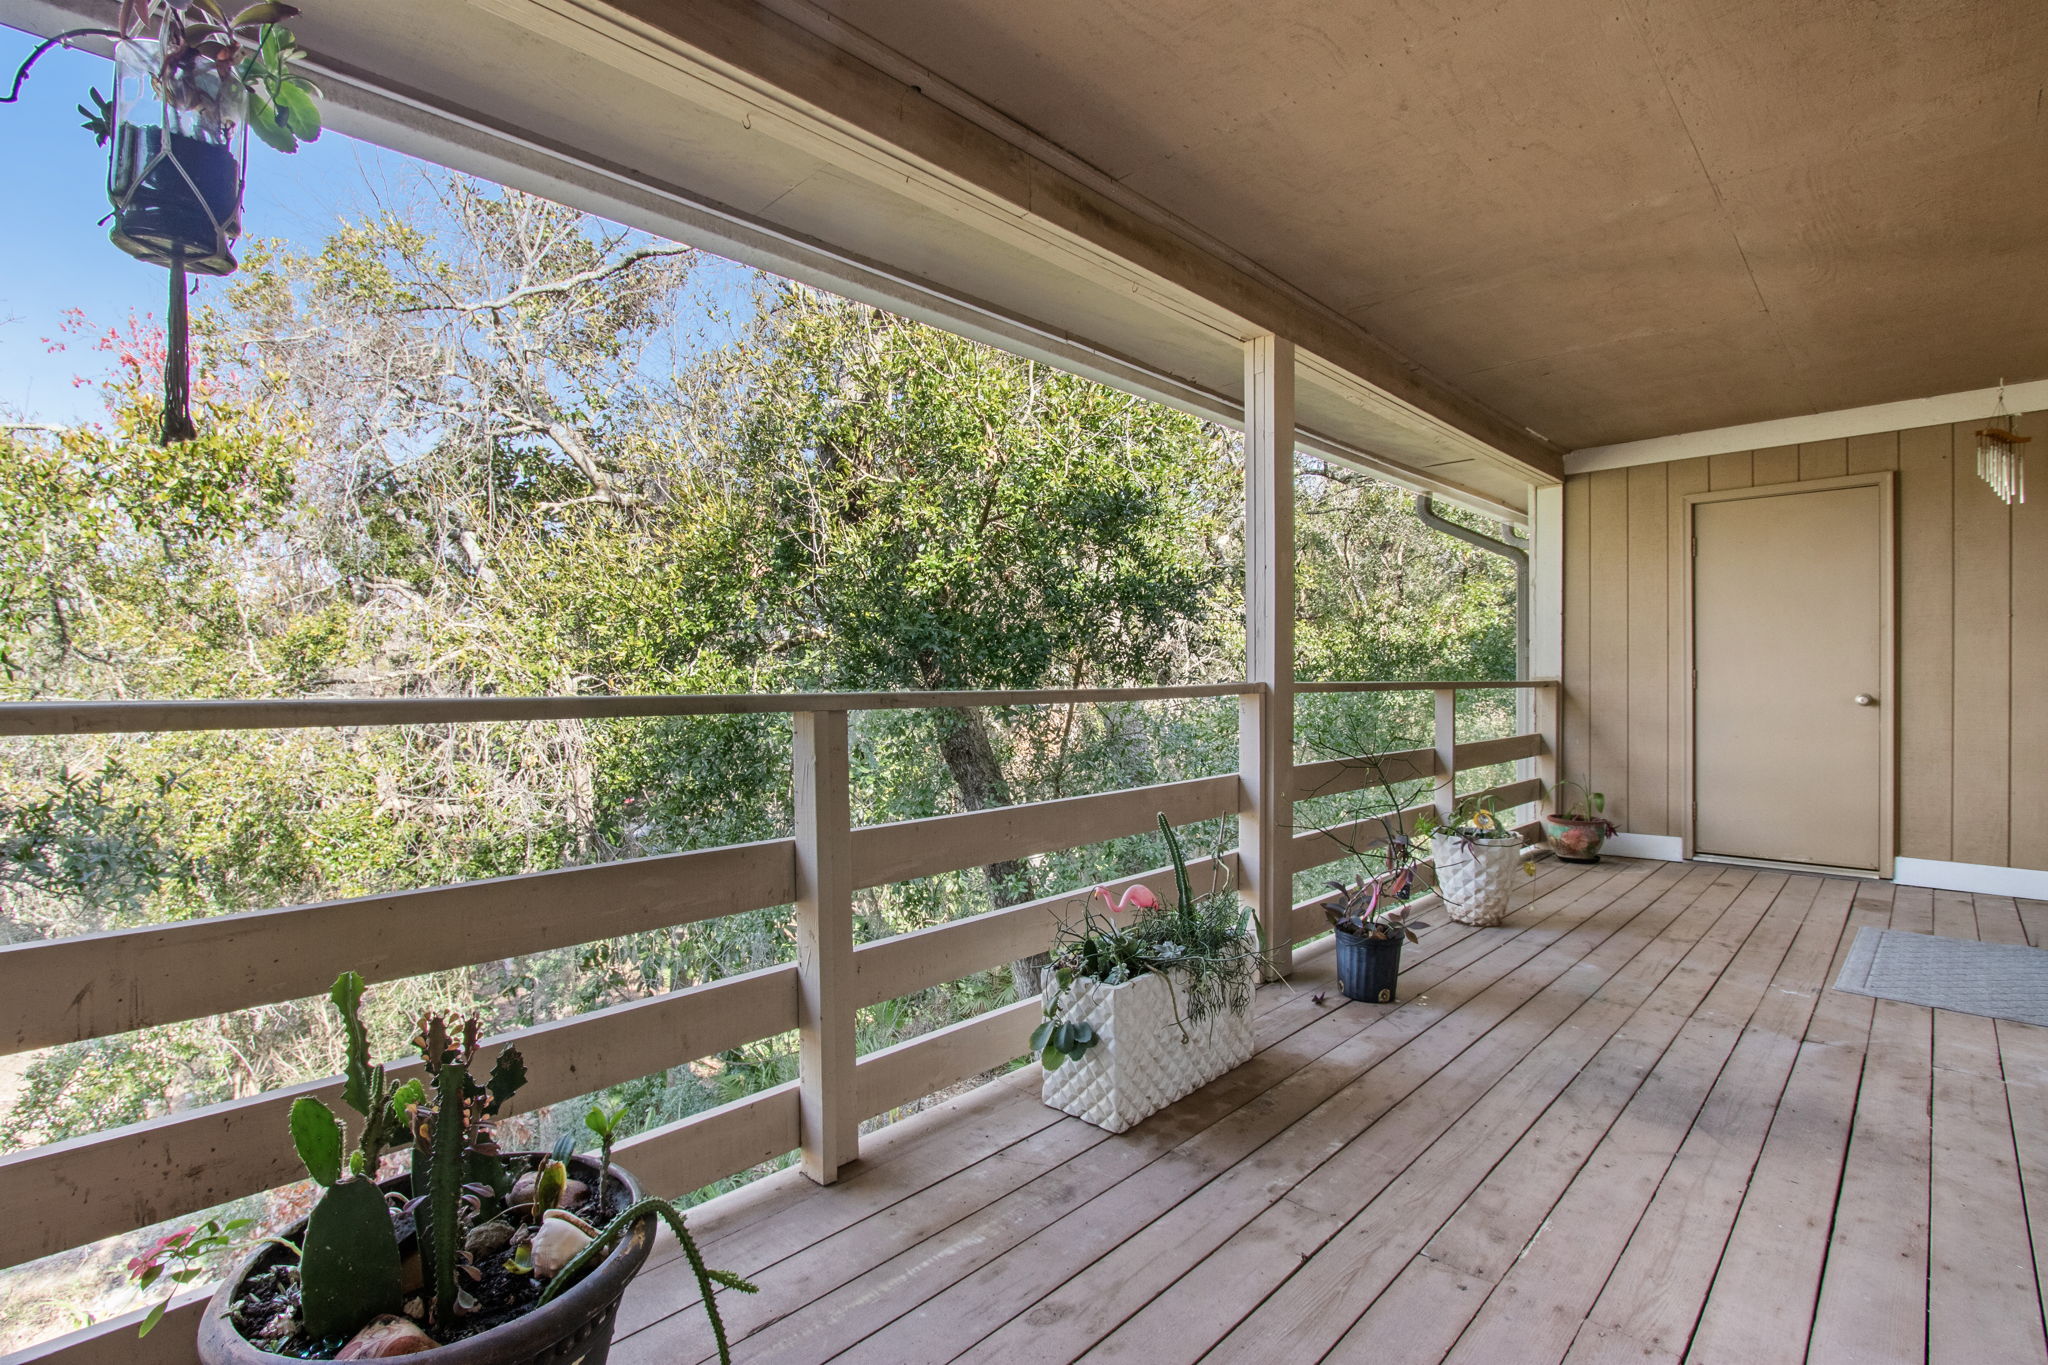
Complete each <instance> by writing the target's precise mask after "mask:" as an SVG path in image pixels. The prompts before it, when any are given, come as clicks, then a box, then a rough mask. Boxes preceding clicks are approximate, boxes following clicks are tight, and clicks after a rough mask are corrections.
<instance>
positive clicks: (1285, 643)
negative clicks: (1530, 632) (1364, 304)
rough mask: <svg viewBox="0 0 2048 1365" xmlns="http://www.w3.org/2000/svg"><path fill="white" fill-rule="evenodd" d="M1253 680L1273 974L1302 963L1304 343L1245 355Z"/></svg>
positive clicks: (1248, 650) (1251, 818)
mask: <svg viewBox="0 0 2048 1365" xmlns="http://www.w3.org/2000/svg"><path fill="white" fill-rule="evenodd" d="M1244 490H1245V509H1244V545H1245V555H1244V564H1245V585H1244V587H1245V591H1244V613H1245V654H1246V658H1245V677H1246V678H1247V679H1249V680H1250V681H1252V682H1255V683H1262V684H1264V690H1263V691H1261V692H1257V693H1251V694H1248V695H1246V696H1245V697H1244V698H1243V699H1242V700H1241V701H1240V702H1239V704H1238V775H1239V777H1240V779H1241V786H1242V797H1243V799H1242V803H1241V804H1240V806H1239V808H1238V818H1237V851H1238V858H1239V860H1240V864H1241V876H1240V877H1239V883H1238V885H1239V891H1240V894H1242V895H1243V896H1244V898H1245V899H1246V900H1248V901H1249V902H1250V903H1251V905H1252V907H1253V909H1254V910H1255V911H1256V912H1257V914H1258V917H1259V927H1260V932H1261V934H1262V935H1263V937H1264V939H1265V944H1266V968H1265V970H1266V974H1267V975H1268V976H1269V977H1280V976H1284V975H1285V974H1286V973H1287V971H1288V970H1289V969H1290V968H1291V967H1292V966H1293V964H1294V926H1293V924H1292V922H1291V921H1292V913H1291V912H1292V910H1293V907H1294V878H1293V875H1292V873H1293V869H1292V868H1291V867H1289V865H1288V854H1289V852H1290V850H1291V841H1292V835H1293V832H1294V343H1293V342H1291V341H1288V340H1286V339H1285V338H1282V337H1277V336H1273V335H1270V334H1268V335H1265V336H1257V337H1253V338H1252V339H1251V340H1250V341H1247V342H1246V343H1245V352H1244Z"/></svg>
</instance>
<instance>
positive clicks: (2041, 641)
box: [1971, 412, 2048, 867]
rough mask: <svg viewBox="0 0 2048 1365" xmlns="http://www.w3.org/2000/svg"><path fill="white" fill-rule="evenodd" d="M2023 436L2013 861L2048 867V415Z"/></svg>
mask: <svg viewBox="0 0 2048 1365" xmlns="http://www.w3.org/2000/svg"><path fill="white" fill-rule="evenodd" d="M2019 431H2020V434H2021V435H2023V436H2031V437H2033V438H2034V441H2033V444H2032V445H2029V446H2028V447H2027V449H2028V450H2029V451H2031V452H2033V454H2032V457H2031V459H2030V463H2031V464H2032V465H2033V468H2032V469H2031V470H2029V471H2028V472H2029V473H2031V474H2032V475H2033V476H2034V487H2033V488H2032V489H2031V490H2029V501H2027V502H2023V503H2020V504H2018V505H2016V506H2015V507H2014V508H2013V509H2012V680H2013V697H2012V748H2011V755H2012V758H2011V767H2012V796H2011V799H2010V801H2009V808H2010V809H2011V810H2012V811H2013V812H2014V818H2013V821H2012V855H2011V862H2012V865H2013V866H2015V867H2048V816H2044V815H2043V812H2044V811H2048V699H2044V696H2043V693H2044V692H2048V414H2043V413H2038V412H2036V413H2029V414H2028V415H2027V416H2026V417H2023V418H2021V419H2020V424H2019ZM1971 467H1972V468H1974V467H1975V462H1974V461H1972V466H1971Z"/></svg>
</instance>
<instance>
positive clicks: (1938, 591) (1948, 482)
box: [1897, 426, 1990, 862]
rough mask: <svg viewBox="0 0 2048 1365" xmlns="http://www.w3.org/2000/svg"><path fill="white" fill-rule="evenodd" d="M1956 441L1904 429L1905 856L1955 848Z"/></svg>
mask: <svg viewBox="0 0 2048 1365" xmlns="http://www.w3.org/2000/svg"><path fill="white" fill-rule="evenodd" d="M1954 444H1955V442H1954V437H1953V436H1952V435H1951V434H1950V431H1949V428H1947V427H1945V426H1941V427H1916V428H1914V429H1913V430H1911V431H1902V432H1900V433H1899V697H1898V706H1897V711H1898V722H1899V852H1900V854H1902V855H1903V856H1905V857H1908V858H1933V859H1936V860H1939V861H1944V862H1946V861H1948V860H1949V859H1950V857H1951V855H1952V853H1953V851H1954V847H1953V844H1952V841H1951V839H1950V837H1949V836H1950V826H1951V810H1952V803H1953V800H1954V785H1953V782H1952V780H1951V779H1952V775H1953V772H1954V766H1955V749H1954V745H1953V742H1952V736H1953V729H1954V726H1953V719H1954V710H1955V701H1954V699H1955V673H1954V659H1955V625H1954V623H1955V605H1956V604H1955V598H1956V594H1955V550H1954V529H1955V528H1954V521H1953V518H1952V517H1951V515H1950V508H1951V506H1952V505H1953V504H1954V501H1955V488H1954V474H1953V473H1952V471H1951V470H1950V465H1951V464H1952V463H1953V459H1954V456H1953V449H1954ZM1973 467H1974V462H1973ZM1986 491H1987V492H1988V491H1990V490H1988V489H1987V490H1986Z"/></svg>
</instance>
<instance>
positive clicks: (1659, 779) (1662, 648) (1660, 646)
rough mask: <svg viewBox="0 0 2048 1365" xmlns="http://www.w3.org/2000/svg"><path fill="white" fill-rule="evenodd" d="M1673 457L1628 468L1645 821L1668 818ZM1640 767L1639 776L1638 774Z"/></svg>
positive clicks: (1632, 712) (1635, 786)
mask: <svg viewBox="0 0 2048 1365" xmlns="http://www.w3.org/2000/svg"><path fill="white" fill-rule="evenodd" d="M1669 472H1670V467H1669V466H1668V465H1661V464H1646V465H1637V466H1636V467H1635V468H1633V469H1631V470H1629V471H1628V771H1629V777H1630V781H1629V784H1628V818H1629V819H1630V820H1631V821H1632V822H1634V824H1635V826H1636V827H1638V828H1641V829H1650V828H1656V829H1665V828H1668V827H1669V826H1670V824H1671V823H1672V820H1673V818H1674V817H1673V816H1672V815H1671V813H1670V807H1669V797H1670V793H1671V787H1670V783H1669V781H1668V780H1667V777H1666V770H1667V769H1668V767H1669V765H1670V760H1671V723H1670V719H1669V713H1668V710H1667V697H1666V692H1665V681H1666V677H1667V675H1668V673H1669V671H1670V670H1669V669H1668V667H1667V666H1666V665H1667V661H1668V660H1669V658H1670V654H1671V639H1670V631H1669V629H1668V626H1667V618H1666V613H1668V612H1669V611H1670V608H1671V602H1670V597H1669V595H1668V593H1667V591H1666V589H1665V579H1666V569H1667V566H1668V565H1669V562H1670V559H1671V542H1670V536H1669V534H1668V532H1667V530H1666V528H1665V510H1664V503H1665V498H1666V490H1667V489H1668V488H1669V486H1670V484H1669ZM1639 773H1640V774H1641V779H1640V780H1637V778H1636V775H1637V774H1639Z"/></svg>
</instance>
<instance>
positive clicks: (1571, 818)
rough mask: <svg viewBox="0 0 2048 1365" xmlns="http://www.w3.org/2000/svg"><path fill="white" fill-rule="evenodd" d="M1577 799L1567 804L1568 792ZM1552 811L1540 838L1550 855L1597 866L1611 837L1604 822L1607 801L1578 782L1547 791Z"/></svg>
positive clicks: (1610, 829)
mask: <svg viewBox="0 0 2048 1365" xmlns="http://www.w3.org/2000/svg"><path fill="white" fill-rule="evenodd" d="M1574 791H1575V792H1577V793H1578V794H1579V795H1578V799H1577V800H1576V801H1572V802H1570V803H1567V802H1566V801H1565V800H1564V797H1565V795H1566V793H1567V792H1574ZM1550 805H1551V807H1552V809H1551V810H1550V812H1549V813H1548V814H1547V815H1545V816H1544V817H1543V838H1544V841H1545V842H1546V843H1548V844H1549V845H1550V851H1551V852H1552V853H1554V854H1556V855H1557V856H1558V857H1559V858H1560V859H1562V860H1563V861H1565V862H1568V863H1597V862H1599V861H1600V850H1601V848H1602V847H1603V846H1605V844H1606V843H1607V841H1608V839H1610V838H1612V837H1613V835H1614V824H1613V822H1612V821H1610V820H1608V818H1607V797H1606V796H1605V795H1604V794H1602V793H1600V792H1596V791H1589V790H1587V788H1586V787H1585V786H1584V785H1583V784H1581V783H1578V782H1560V783H1558V784H1557V785H1556V786H1554V787H1552V788H1551V789H1550Z"/></svg>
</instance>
